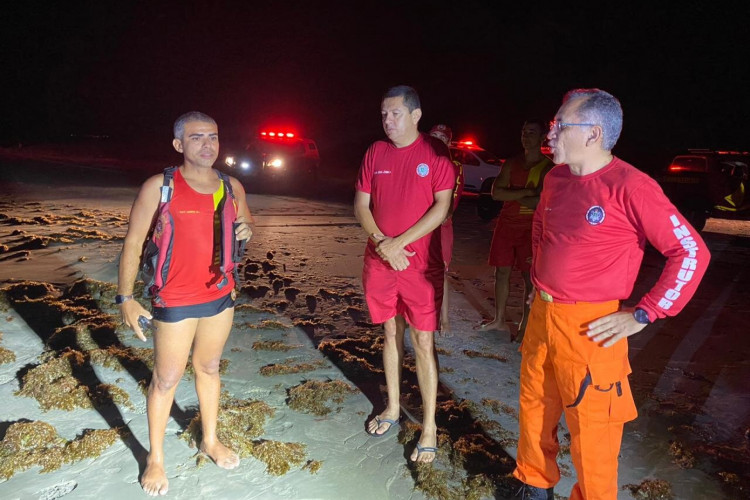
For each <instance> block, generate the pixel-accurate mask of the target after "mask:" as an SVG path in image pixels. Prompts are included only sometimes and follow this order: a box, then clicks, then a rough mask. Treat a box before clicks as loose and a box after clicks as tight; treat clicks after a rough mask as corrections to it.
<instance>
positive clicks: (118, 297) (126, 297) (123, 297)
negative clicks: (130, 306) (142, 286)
mask: <svg viewBox="0 0 750 500" xmlns="http://www.w3.org/2000/svg"><path fill="white" fill-rule="evenodd" d="M132 298H133V295H132V294H130V295H115V304H122V303H123V302H125V301H127V300H130V299H132Z"/></svg>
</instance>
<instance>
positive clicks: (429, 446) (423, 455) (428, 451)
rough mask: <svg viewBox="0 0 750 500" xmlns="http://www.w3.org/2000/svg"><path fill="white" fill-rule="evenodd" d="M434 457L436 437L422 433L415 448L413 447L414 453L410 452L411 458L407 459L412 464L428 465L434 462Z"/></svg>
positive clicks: (435, 453) (432, 434)
mask: <svg viewBox="0 0 750 500" xmlns="http://www.w3.org/2000/svg"><path fill="white" fill-rule="evenodd" d="M436 455H437V435H436V434H435V433H430V434H429V435H425V432H424V431H423V432H422V436H420V438H419V442H418V443H417V446H416V447H414V451H413V452H411V457H409V460H411V461H412V462H422V463H429V462H432V461H434V460H435V456H436Z"/></svg>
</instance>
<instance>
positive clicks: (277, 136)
mask: <svg viewBox="0 0 750 500" xmlns="http://www.w3.org/2000/svg"><path fill="white" fill-rule="evenodd" d="M260 135H261V137H273V138H274V139H285V138H289V139H291V138H293V137H294V134H293V133H292V132H261V133H260Z"/></svg>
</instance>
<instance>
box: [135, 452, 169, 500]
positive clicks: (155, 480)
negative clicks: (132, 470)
mask: <svg viewBox="0 0 750 500" xmlns="http://www.w3.org/2000/svg"><path fill="white" fill-rule="evenodd" d="M150 457H151V456H150V455H149V458H147V459H146V470H144V471H143V476H141V488H143V491H145V492H146V493H147V494H148V495H150V496H152V497H156V496H159V495H166V494H167V491H169V481H168V480H167V474H166V473H165V472H164V463H163V462H160V461H156V460H154V461H151V458H150Z"/></svg>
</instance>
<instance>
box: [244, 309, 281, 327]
mask: <svg viewBox="0 0 750 500" xmlns="http://www.w3.org/2000/svg"><path fill="white" fill-rule="evenodd" d="M243 311H244V312H249V313H275V312H276V311H274V310H273V309H271V308H269V307H258V306H256V305H253V304H237V305H236V306H234V312H235V313H237V312H243ZM247 325H248V327H250V328H254V327H252V326H249V325H250V323H247Z"/></svg>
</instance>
